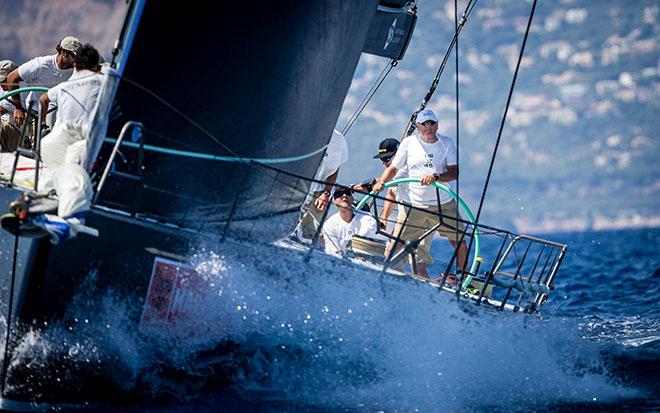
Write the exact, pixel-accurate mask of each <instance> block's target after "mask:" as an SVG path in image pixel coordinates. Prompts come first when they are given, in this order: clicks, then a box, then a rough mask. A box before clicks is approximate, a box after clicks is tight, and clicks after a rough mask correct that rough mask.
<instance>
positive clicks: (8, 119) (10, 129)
mask: <svg viewBox="0 0 660 413" xmlns="http://www.w3.org/2000/svg"><path fill="white" fill-rule="evenodd" d="M17 67H18V66H16V64H15V63H14V62H12V61H11V60H3V61H0V95H4V94H6V93H7V92H8V91H9V90H8V86H7V76H8V75H9V74H10V73H11V72H12V71H13V70H14V69H16V68H17ZM13 112H14V105H13V104H12V103H11V102H10V101H9V99H3V100H0V119H1V125H0V151H2V152H13V151H14V150H16V147H17V146H18V138H19V137H20V135H21V133H20V130H19V129H18V128H17V127H16V124H15V123H14V113H13Z"/></svg>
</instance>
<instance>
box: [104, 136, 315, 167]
mask: <svg viewBox="0 0 660 413" xmlns="http://www.w3.org/2000/svg"><path fill="white" fill-rule="evenodd" d="M105 142H109V143H115V142H117V139H115V138H105ZM121 144H122V145H124V146H128V147H131V148H139V147H140V144H139V143H135V142H126V141H124V142H122V143H121ZM327 147H328V145H324V146H322V147H320V148H319V149H317V150H315V151H313V152H310V153H306V154H304V155H300V156H289V157H286V158H240V157H236V156H220V155H211V154H208V153H202V152H191V151H181V150H178V149H169V148H162V147H160V146H154V145H144V149H145V150H147V151H151V152H157V153H164V154H167V155H174V156H185V157H188V158H195V159H205V160H210V161H220V162H245V163H249V162H258V163H262V164H268V165H272V164H278V163H289V162H297V161H302V160H303V159H307V158H311V157H312V156H314V155H318V154H320V153H321V152H323V151H325V148H327Z"/></svg>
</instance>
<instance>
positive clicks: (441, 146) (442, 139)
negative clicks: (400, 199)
mask: <svg viewBox="0 0 660 413" xmlns="http://www.w3.org/2000/svg"><path fill="white" fill-rule="evenodd" d="M436 137H437V138H438V140H437V141H435V142H433V143H426V142H424V141H423V140H422V139H421V138H420V137H419V136H417V134H414V135H410V136H408V137H407V138H405V139H404V140H403V141H402V142H401V144H399V149H398V150H397V152H396V155H394V158H393V159H392V165H394V167H395V168H397V169H399V170H401V169H405V168H407V169H408V176H409V177H411V178H417V179H421V178H423V177H425V176H428V175H433V174H434V173H438V174H441V173H444V172H446V171H447V165H456V146H455V145H454V142H453V141H452V140H451V139H450V138H448V137H447V136H444V135H441V134H439V133H438V134H436ZM454 185H455V181H452V182H450V183H449V186H450V188H451V189H452V190H454ZM408 188H409V196H410V202H411V203H412V204H413V205H436V204H437V201H438V198H437V197H436V189H435V187H434V186H433V185H421V184H416V183H410V184H408ZM438 192H439V194H440V203H441V204H446V203H447V202H450V201H451V200H452V197H451V196H450V195H449V194H447V193H446V192H444V191H441V190H438Z"/></svg>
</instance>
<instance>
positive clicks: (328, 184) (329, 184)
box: [323, 169, 339, 192]
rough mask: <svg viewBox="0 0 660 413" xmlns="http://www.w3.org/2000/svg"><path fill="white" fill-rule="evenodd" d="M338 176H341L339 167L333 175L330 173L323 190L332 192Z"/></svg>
mask: <svg viewBox="0 0 660 413" xmlns="http://www.w3.org/2000/svg"><path fill="white" fill-rule="evenodd" d="M338 176H339V169H337V170H336V171H335V172H334V173H333V174H332V175H330V176H329V177H328V178H327V179H326V180H325V187H324V188H323V190H324V191H326V192H331V191H332V188H333V187H334V186H335V182H337V177H338Z"/></svg>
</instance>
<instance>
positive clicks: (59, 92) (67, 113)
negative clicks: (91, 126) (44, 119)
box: [48, 70, 103, 127]
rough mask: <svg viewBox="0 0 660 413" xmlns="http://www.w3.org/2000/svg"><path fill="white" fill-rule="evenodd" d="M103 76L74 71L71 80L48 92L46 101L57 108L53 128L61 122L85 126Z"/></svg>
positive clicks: (94, 105)
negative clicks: (48, 100)
mask: <svg viewBox="0 0 660 413" xmlns="http://www.w3.org/2000/svg"><path fill="white" fill-rule="evenodd" d="M102 78H103V75H101V74H99V73H95V72H92V71H91V70H76V71H75V72H74V73H73V75H72V76H71V78H70V79H69V80H68V81H66V82H63V83H60V84H59V85H57V86H55V87H53V88H51V89H49V90H48V99H50V101H51V103H52V104H54V105H55V106H57V120H56V121H55V126H57V125H58V124H60V123H62V122H67V123H73V124H75V125H76V126H80V127H84V126H87V124H88V121H89V120H90V119H91V117H92V115H93V110H94V108H95V107H96V101H97V99H98V96H99V91H100V90H101V80H102Z"/></svg>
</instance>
